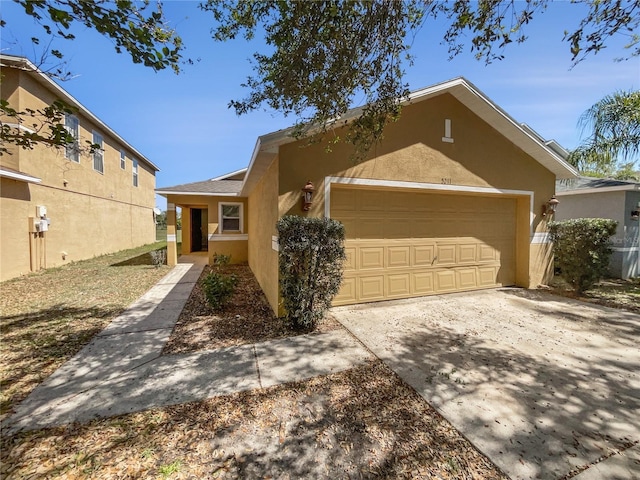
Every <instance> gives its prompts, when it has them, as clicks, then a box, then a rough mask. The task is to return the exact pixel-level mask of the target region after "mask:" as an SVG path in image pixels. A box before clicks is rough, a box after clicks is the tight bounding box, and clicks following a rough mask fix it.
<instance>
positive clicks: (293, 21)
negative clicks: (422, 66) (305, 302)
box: [201, 0, 640, 156]
mask: <svg viewBox="0 0 640 480" xmlns="http://www.w3.org/2000/svg"><path fill="white" fill-rule="evenodd" d="M572 3H575V4H582V5H583V6H585V5H586V6H587V7H588V13H587V16H585V17H584V18H583V19H582V21H581V23H580V25H579V27H578V29H576V30H575V31H574V32H571V33H567V34H566V35H565V40H566V41H567V42H569V44H570V51H571V60H572V61H574V63H576V62H579V61H581V60H582V59H583V58H584V56H586V55H588V54H589V53H591V52H593V53H597V52H598V51H599V50H600V49H601V48H603V47H604V43H605V42H606V40H607V39H608V38H609V37H610V36H612V35H616V34H621V33H625V34H629V35H631V37H630V38H631V40H630V42H629V44H628V47H629V48H630V49H631V50H630V55H632V56H633V55H638V54H640V50H639V48H640V47H638V45H640V37H639V36H638V35H637V34H635V33H634V32H635V31H637V29H638V26H639V24H640V12H639V10H640V0H635V1H631V2H629V1H626V2H624V1H621V0H619V1H616V2H601V1H599V0H575V1H574V2H572ZM548 4H549V0H526V1H515V0H483V1H480V2H476V1H471V0H455V1H450V2H432V1H429V0H405V1H402V2H401V1H387V0H370V1H364V0H363V1H357V0H327V1H322V2H320V1H318V2H290V1H277V0H255V1H251V2H247V1H240V0H207V1H205V2H203V3H202V4H201V8H202V9H203V10H205V11H209V12H212V13H213V16H214V19H215V21H216V22H217V24H216V26H215V27H214V29H213V31H212V36H213V38H214V39H215V40H218V41H226V40H230V39H234V38H236V37H237V36H239V35H242V36H243V37H244V38H245V39H248V40H250V39H252V38H254V36H255V35H256V34H257V33H262V32H263V33H264V40H265V43H266V44H267V45H268V47H269V48H267V49H265V50H266V52H267V53H265V52H257V53H255V54H254V57H253V71H254V73H253V75H252V76H250V77H248V78H247V81H246V82H245V84H244V86H245V87H246V88H247V89H248V90H249V94H248V95H247V96H246V97H245V98H244V99H234V100H232V101H231V102H230V103H229V107H230V108H233V109H234V110H235V111H236V113H237V114H239V115H242V114H246V113H248V112H250V111H253V110H256V109H259V108H262V107H263V106H266V107H268V108H270V109H273V110H277V111H279V112H281V113H283V114H285V115H293V116H295V117H296V124H295V127H294V129H293V136H294V137H297V138H301V137H304V136H307V135H309V134H320V136H322V134H325V133H327V132H328V131H329V130H331V129H333V128H335V127H336V126H338V125H344V124H345V123H347V121H346V119H344V118H342V117H343V116H344V115H345V113H346V112H347V111H348V110H349V109H350V108H352V107H354V106H357V105H360V106H362V110H361V111H360V112H358V114H359V115H358V116H355V120H354V119H353V118H351V119H350V120H349V122H351V123H350V126H351V128H350V131H349V133H348V134H347V137H346V140H348V141H350V142H351V143H353V144H354V145H355V146H356V154H357V156H360V155H363V154H364V153H366V151H367V150H368V149H369V148H370V147H371V146H372V145H373V144H374V143H376V142H378V141H380V140H381V139H382V138H383V133H384V127H385V125H386V124H387V123H389V122H391V121H394V120H397V118H398V117H399V115H400V101H401V100H403V99H406V98H407V95H408V93H409V92H408V86H407V84H406V83H405V82H404V81H403V76H404V70H403V65H405V64H404V63H403V62H404V61H407V63H408V64H409V65H410V64H411V62H412V57H411V54H410V40H411V39H412V37H413V35H415V33H416V32H417V31H418V30H419V29H420V28H422V27H423V26H424V25H426V24H427V20H434V19H436V18H439V17H445V18H446V20H447V21H448V28H447V30H446V33H445V34H444V38H443V43H445V44H446V45H448V48H449V55H450V58H453V57H455V56H456V55H459V54H460V53H461V52H463V50H464V49H465V46H469V48H470V50H471V52H472V53H474V54H475V57H476V58H477V59H478V60H481V61H484V62H485V63H491V62H493V61H497V60H501V59H502V58H504V51H505V48H506V47H507V46H508V45H509V44H512V43H522V42H524V41H525V40H526V39H527V37H526V35H525V33H524V29H525V27H526V25H527V24H529V22H531V21H532V20H533V19H534V17H537V16H540V15H542V13H544V11H545V10H546V8H547V6H548ZM414 48H415V45H414ZM317 139H318V138H317V137H316V138H315V140H317ZM336 140H339V139H338V137H334V140H333V141H336ZM330 143H331V142H330Z"/></svg>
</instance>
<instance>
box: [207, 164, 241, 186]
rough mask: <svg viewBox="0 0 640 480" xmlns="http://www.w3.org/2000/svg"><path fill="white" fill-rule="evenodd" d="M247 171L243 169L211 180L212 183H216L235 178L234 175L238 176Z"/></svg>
mask: <svg viewBox="0 0 640 480" xmlns="http://www.w3.org/2000/svg"><path fill="white" fill-rule="evenodd" d="M246 171H247V167H244V168H241V169H240V170H236V171H235V172H231V173H225V174H224V175H220V176H219V177H215V178H212V179H210V180H209V181H210V182H216V181H218V180H224V179H226V178H229V177H233V176H234V175H238V174H239V173H243V172H246Z"/></svg>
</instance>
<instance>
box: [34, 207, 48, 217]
mask: <svg viewBox="0 0 640 480" xmlns="http://www.w3.org/2000/svg"><path fill="white" fill-rule="evenodd" d="M36 216H37V217H39V218H42V217H46V216H47V207H45V206H44V205H38V206H36Z"/></svg>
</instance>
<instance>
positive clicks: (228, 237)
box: [208, 233, 249, 242]
mask: <svg viewBox="0 0 640 480" xmlns="http://www.w3.org/2000/svg"><path fill="white" fill-rule="evenodd" d="M208 240H209V241H210V242H233V241H237V240H249V234H247V233H238V234H232V233H210V234H209V237H208Z"/></svg>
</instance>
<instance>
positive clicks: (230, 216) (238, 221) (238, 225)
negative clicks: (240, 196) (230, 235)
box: [218, 203, 242, 233]
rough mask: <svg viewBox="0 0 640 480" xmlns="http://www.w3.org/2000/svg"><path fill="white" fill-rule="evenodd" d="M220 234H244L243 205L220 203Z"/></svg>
mask: <svg viewBox="0 0 640 480" xmlns="http://www.w3.org/2000/svg"><path fill="white" fill-rule="evenodd" d="M218 205H219V207H218V208H219V212H218V213H219V215H220V233H223V232H240V233H242V204H241V203H219V204H218Z"/></svg>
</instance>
